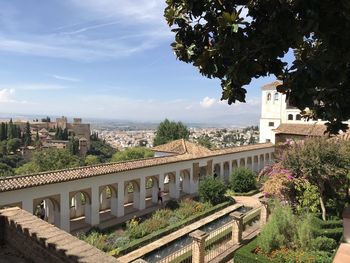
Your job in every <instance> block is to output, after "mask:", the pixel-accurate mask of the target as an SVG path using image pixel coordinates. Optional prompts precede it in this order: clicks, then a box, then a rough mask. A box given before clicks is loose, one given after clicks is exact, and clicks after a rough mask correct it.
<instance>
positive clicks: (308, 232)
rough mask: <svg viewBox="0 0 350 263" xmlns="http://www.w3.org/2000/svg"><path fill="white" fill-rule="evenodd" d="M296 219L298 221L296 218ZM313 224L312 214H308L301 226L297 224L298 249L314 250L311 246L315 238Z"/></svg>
mask: <svg viewBox="0 0 350 263" xmlns="http://www.w3.org/2000/svg"><path fill="white" fill-rule="evenodd" d="M295 219H297V217H296V216H295ZM312 222H313V216H312V215H311V214H307V215H306V217H304V219H303V220H302V221H301V222H300V223H299V224H296V234H297V237H296V238H297V240H296V243H297V245H298V247H299V248H303V250H310V249H311V248H312V245H311V244H312V241H313V238H314V236H315V233H314V231H313V228H312Z"/></svg>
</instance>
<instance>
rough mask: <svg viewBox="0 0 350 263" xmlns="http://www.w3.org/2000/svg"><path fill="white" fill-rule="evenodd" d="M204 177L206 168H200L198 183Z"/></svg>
mask: <svg viewBox="0 0 350 263" xmlns="http://www.w3.org/2000/svg"><path fill="white" fill-rule="evenodd" d="M205 176H207V167H206V166H202V167H200V169H199V181H200V180H202V179H203V178H204V177H205Z"/></svg>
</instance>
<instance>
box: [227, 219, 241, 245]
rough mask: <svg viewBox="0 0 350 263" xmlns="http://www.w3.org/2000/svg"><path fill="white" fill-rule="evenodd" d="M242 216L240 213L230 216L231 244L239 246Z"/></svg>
mask: <svg viewBox="0 0 350 263" xmlns="http://www.w3.org/2000/svg"><path fill="white" fill-rule="evenodd" d="M243 215H244V214H242V213H241V212H233V213H231V214H230V216H232V217H233V223H232V242H233V243H234V244H240V243H241V241H242V235H243Z"/></svg>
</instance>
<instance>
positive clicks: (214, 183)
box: [199, 176, 227, 205]
mask: <svg viewBox="0 0 350 263" xmlns="http://www.w3.org/2000/svg"><path fill="white" fill-rule="evenodd" d="M226 189H227V188H226V185H225V184H224V183H223V182H222V181H220V180H219V179H216V178H214V177H211V176H206V177H204V179H203V180H202V181H201V182H200V185H199V196H200V198H201V200H202V201H203V202H210V203H211V204H212V205H216V204H219V203H222V202H224V201H225V199H226V197H225V193H226Z"/></svg>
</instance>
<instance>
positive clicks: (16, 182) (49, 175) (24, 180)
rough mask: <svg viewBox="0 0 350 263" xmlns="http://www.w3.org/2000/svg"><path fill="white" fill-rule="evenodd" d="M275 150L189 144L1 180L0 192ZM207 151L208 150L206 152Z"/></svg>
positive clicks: (251, 146)
mask: <svg viewBox="0 0 350 263" xmlns="http://www.w3.org/2000/svg"><path fill="white" fill-rule="evenodd" d="M267 147H273V144H271V143H264V144H254V145H246V146H239V147H234V148H227V149H222V150H215V151H210V150H208V149H206V148H204V147H201V146H198V145H196V144H192V143H189V142H186V151H185V153H183V154H178V155H174V156H166V157H155V158H148V159H140V160H134V161H126V162H119V163H107V164H99V165H94V166H84V167H78V168H70V169H65V170H57V171H49V172H43V173H37V174H31V175H24V176H13V177H7V178H2V179H0V192H6V191H13V190H18V189H23V188H29V187H34V186H39V185H46V184H54V183H61V182H67V181H73V180H78V179H83V178H89V177H94V176H99V175H105V174H111V173H117V172H123V171H129V170H134V169H141V168H146V167H152V166H160V165H166V164H170V163H176V162H180V161H186V160H195V159H201V158H205V157H213V156H218V155H224V154H229V153H237V152H244V151H249V150H255V149H263V148H267ZM202 148H204V149H205V150H203V149H202Z"/></svg>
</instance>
